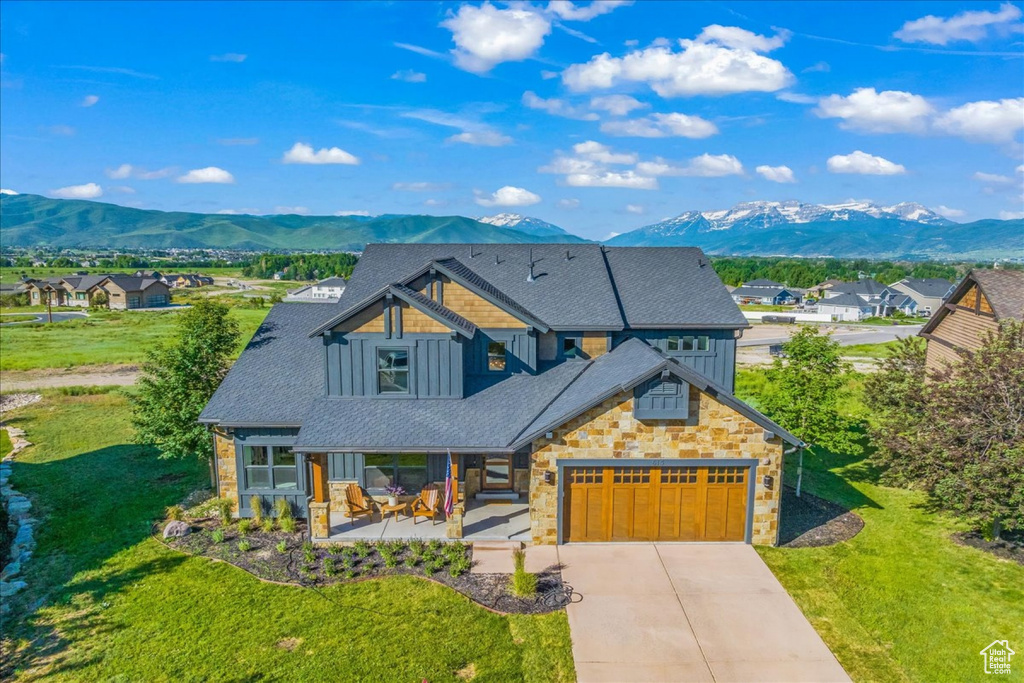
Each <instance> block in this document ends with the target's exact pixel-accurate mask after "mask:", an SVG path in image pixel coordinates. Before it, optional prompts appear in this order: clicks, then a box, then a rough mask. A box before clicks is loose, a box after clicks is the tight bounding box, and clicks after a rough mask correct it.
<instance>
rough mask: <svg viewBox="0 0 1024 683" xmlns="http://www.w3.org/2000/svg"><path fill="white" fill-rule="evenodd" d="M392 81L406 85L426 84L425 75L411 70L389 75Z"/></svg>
mask: <svg viewBox="0 0 1024 683" xmlns="http://www.w3.org/2000/svg"><path fill="white" fill-rule="evenodd" d="M391 80H393V81H405V82H406V83H426V81H427V74H425V73H422V72H420V71H413V70H412V69H399V70H398V71H396V72H395V73H393V74H391Z"/></svg>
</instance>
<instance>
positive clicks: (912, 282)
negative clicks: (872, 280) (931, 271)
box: [889, 277, 956, 317]
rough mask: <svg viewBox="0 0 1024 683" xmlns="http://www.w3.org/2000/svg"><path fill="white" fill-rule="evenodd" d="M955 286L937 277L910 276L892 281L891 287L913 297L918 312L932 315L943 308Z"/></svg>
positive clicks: (927, 315)
mask: <svg viewBox="0 0 1024 683" xmlns="http://www.w3.org/2000/svg"><path fill="white" fill-rule="evenodd" d="M955 286H956V285H954V284H952V283H951V282H950V281H949V280H943V279H942V278H937V277H933V278H917V277H908V278H904V279H902V280H900V281H899V282H894V283H892V284H891V285H889V289H890V290H895V291H897V292H900V293H902V294H908V295H910V296H911V297H913V299H914V301H915V302H916V303H917V314H918V315H923V316H926V317H930V316H932V315H933V314H934V313H935V312H936V311H938V310H939V309H940V308H942V304H943V303H945V301H946V299H948V298H949V295H950V294H952V293H953V289H954V288H955Z"/></svg>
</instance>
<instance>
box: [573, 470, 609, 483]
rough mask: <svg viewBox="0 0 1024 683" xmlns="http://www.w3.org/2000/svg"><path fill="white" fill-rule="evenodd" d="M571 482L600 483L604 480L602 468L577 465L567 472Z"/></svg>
mask: <svg viewBox="0 0 1024 683" xmlns="http://www.w3.org/2000/svg"><path fill="white" fill-rule="evenodd" d="M569 481H570V482H572V483H573V484H600V483H603V482H604V470H603V469H601V468H598V467H577V468H576V469H574V470H572V472H570V473H569Z"/></svg>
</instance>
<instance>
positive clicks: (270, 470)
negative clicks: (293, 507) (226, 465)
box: [240, 443, 301, 495]
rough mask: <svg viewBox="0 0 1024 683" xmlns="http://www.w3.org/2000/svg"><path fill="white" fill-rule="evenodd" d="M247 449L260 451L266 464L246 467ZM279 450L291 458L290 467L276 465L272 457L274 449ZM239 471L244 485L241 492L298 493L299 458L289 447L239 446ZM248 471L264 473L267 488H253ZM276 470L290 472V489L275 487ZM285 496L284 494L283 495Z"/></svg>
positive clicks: (272, 445)
mask: <svg viewBox="0 0 1024 683" xmlns="http://www.w3.org/2000/svg"><path fill="white" fill-rule="evenodd" d="M246 448H249V449H251V450H253V451H255V450H256V449H262V450H263V454H264V457H265V458H266V464H263V465H247V464H246V459H245V449H246ZM276 448H280V449H283V450H285V451H286V452H287V453H288V454H289V455H290V456H291V458H292V464H291V465H277V464H275V462H276V460H275V457H274V449H276ZM240 456H241V465H242V467H241V469H242V483H243V484H244V485H245V486H244V488H243V490H245V491H274V492H281V491H284V492H299V491H300V486H299V485H300V483H301V481H300V477H299V457H298V454H297V453H295V451H293V450H292V449H291V446H285V445H282V444H245V443H243V444H241V453H240ZM249 470H261V471H263V472H265V473H266V475H267V480H268V481H269V482H270V485H269V486H253V485H251V484H250V482H249ZM277 470H290V471H291V472H292V473H293V474H294V478H293V479H292V480H291V482H290V483H293V484H294V486H292V487H283V486H281V487H279V486H277V476H276V474H277ZM285 495H286V494H285Z"/></svg>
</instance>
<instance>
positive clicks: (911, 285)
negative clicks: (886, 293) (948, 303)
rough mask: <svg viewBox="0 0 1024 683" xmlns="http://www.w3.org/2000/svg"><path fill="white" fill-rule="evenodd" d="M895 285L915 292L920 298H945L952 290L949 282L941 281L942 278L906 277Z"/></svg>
mask: <svg viewBox="0 0 1024 683" xmlns="http://www.w3.org/2000/svg"><path fill="white" fill-rule="evenodd" d="M896 284H902V285H903V286H904V287H906V288H907V289H909V290H911V291H913V292H916V293H918V294H920V295H921V296H928V297H941V296H945V295H946V294H947V293H948V292H949V291H950V290H951V289H952V288H953V284H952V283H951V282H950V281H949V280H943V279H942V278H937V277H931V278H917V277H908V278H905V279H903V280H900V281H899V282H897V283H896Z"/></svg>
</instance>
